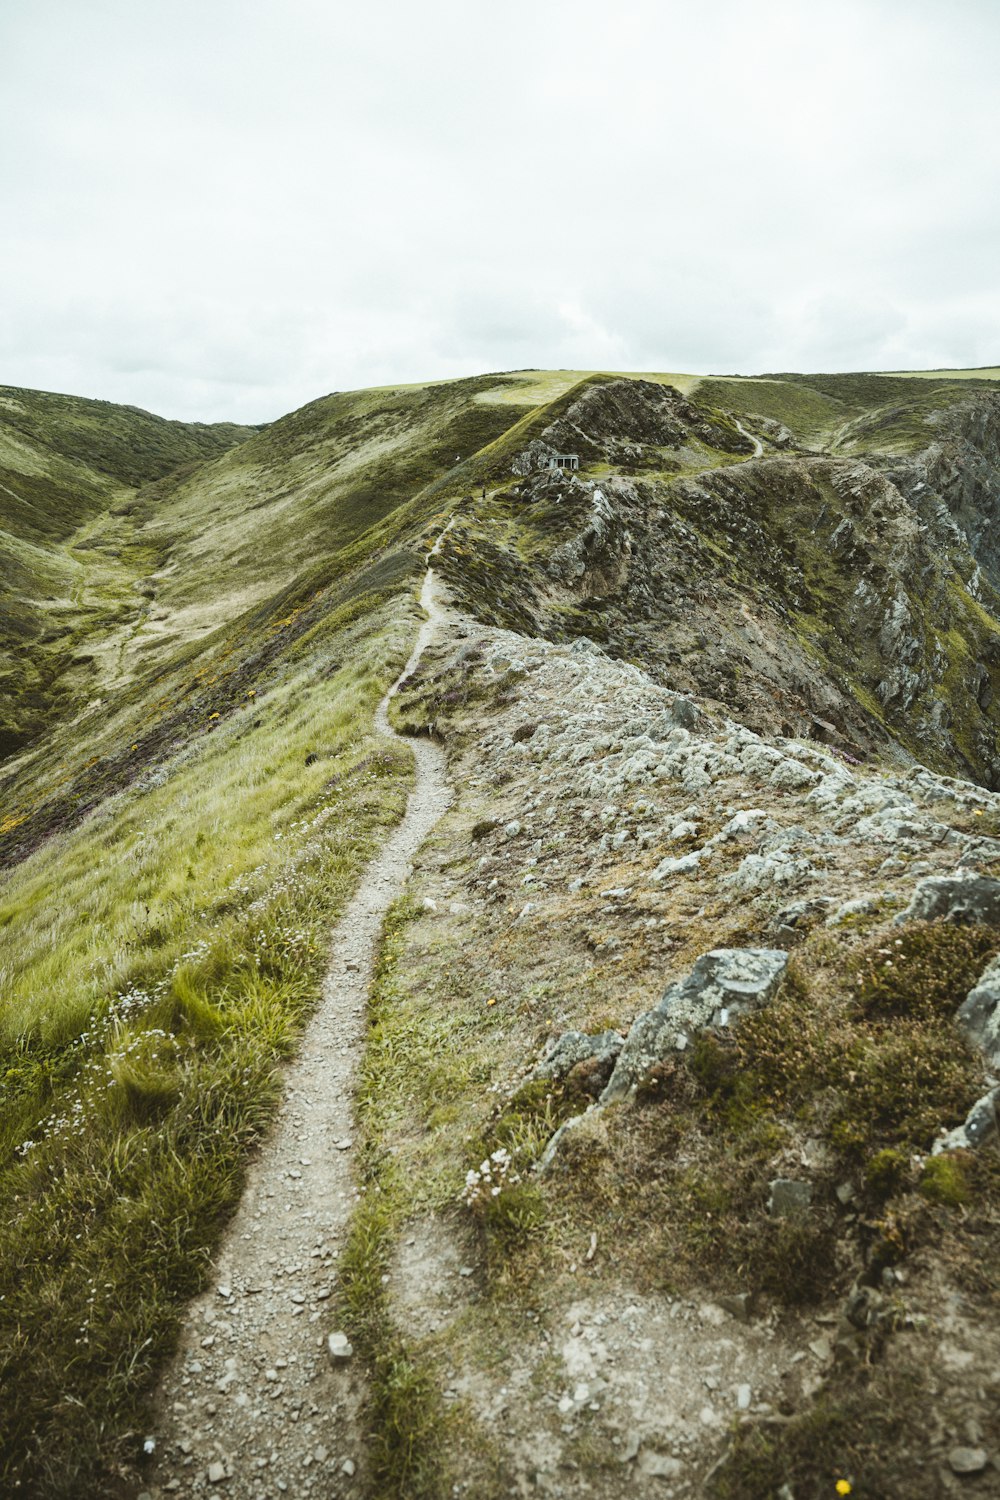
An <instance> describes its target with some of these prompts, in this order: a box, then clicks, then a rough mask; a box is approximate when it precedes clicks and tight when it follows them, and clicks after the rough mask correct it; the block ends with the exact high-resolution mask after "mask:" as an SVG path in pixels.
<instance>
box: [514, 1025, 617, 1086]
mask: <svg viewBox="0 0 1000 1500" xmlns="http://www.w3.org/2000/svg"><path fill="white" fill-rule="evenodd" d="M623 1046H624V1039H623V1038H622V1037H621V1036H620V1035H619V1034H618V1032H617V1031H602V1032H600V1033H599V1034H598V1035H597V1036H588V1035H587V1033H586V1032H585V1031H564V1032H563V1034H562V1036H561V1037H560V1038H559V1039H558V1041H557V1042H556V1044H555V1046H554V1047H553V1048H552V1050H551V1052H549V1054H548V1055H547V1056H546V1057H544V1058H543V1059H542V1061H541V1062H540V1063H539V1064H538V1066H537V1067H536V1068H535V1069H534V1071H533V1073H532V1075H531V1076H532V1078H533V1079H535V1078H565V1077H566V1075H567V1073H569V1072H570V1071H571V1070H572V1069H573V1068H575V1067H576V1065H577V1063H582V1062H596V1063H605V1064H607V1066H608V1071H609V1072H610V1071H611V1066H612V1064H613V1063H614V1061H615V1060H616V1059H617V1057H618V1054H619V1053H620V1052H621V1050H622V1047H623Z"/></svg>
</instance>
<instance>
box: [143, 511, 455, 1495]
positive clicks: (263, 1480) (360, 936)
mask: <svg viewBox="0 0 1000 1500" xmlns="http://www.w3.org/2000/svg"><path fill="white" fill-rule="evenodd" d="M443 535H444V533H442V536H443ZM440 540H441V538H439V539H438V543H437V544H436V545H435V547H434V548H433V549H432V552H431V557H433V555H434V553H436V552H437V550H438V547H439V545H440ZM420 602H421V605H422V606H423V608H424V610H425V612H426V619H425V620H424V622H423V624H422V625H421V627H420V631H419V633H418V636H417V640H416V644H415V646H414V648H413V652H412V655H411V656H410V660H409V661H408V662H407V665H406V667H405V668H404V670H403V672H402V673H401V674H400V677H399V679H398V680H397V683H396V684H394V686H393V687H392V688H391V689H390V690H389V692H388V693H387V694H386V697H385V698H384V699H383V700H382V703H381V704H380V705H379V708H378V711H377V713H376V717H375V724H376V729H377V730H378V732H379V733H381V734H383V735H387V736H390V737H395V731H394V730H393V729H392V728H390V726H389V722H388V719H387V716H386V706H387V703H388V699H389V698H390V697H391V696H392V694H393V693H394V692H395V691H396V687H397V686H398V682H399V681H402V679H403V678H404V677H406V676H407V674H408V673H409V672H411V671H412V670H413V668H414V667H415V665H416V663H417V661H418V660H419V658H420V655H421V653H422V652H423V651H424V649H425V648H426V646H427V644H428V642H429V641H430V640H431V639H432V638H433V637H434V635H435V634H436V632H437V631H438V630H439V629H440V628H441V625H442V621H443V620H444V618H445V614H446V611H445V609H444V606H443V605H442V603H441V598H440V585H439V583H438V580H437V578H436V576H435V574H434V572H433V566H432V564H431V562H430V559H428V567H427V573H426V576H425V579H424V584H423V589H422V592H421V596H420ZM407 743H408V744H409V745H410V747H411V749H412V751H413V753H414V756H415V758H416V785H415V787H414V790H413V792H412V793H411V796H410V799H409V803H408V805H407V809H406V814H405V816H404V818H403V821H402V822H401V823H400V825H399V827H398V828H397V829H396V830H395V832H394V833H393V834H392V836H391V837H390V839H389V840H388V842H387V843H386V845H385V847H384V848H383V850H382V852H381V853H380V854H379V855H378V857H377V858H376V859H375V860H374V861H373V862H372V864H371V865H369V867H368V869H367V871H366V872H365V875H364V878H363V879H362V882H361V885H360V887H359V889H358V891H357V893H356V895H355V896H354V899H353V900H352V902H351V904H350V906H349V907H348V908H347V911H346V912H345V913H344V915H343V917H342V918H341V920H340V922H339V923H338V924H337V926H336V928H335V929H334V932H333V938H332V957H331V962H330V967H329V970H328V972H327V975H326V979H325V981H324V986H323V997H322V1001H321V1003H320V1006H319V1009H318V1010H317V1012H316V1014H315V1016H314V1017H313V1019H312V1021H311V1022H310V1025H309V1028H308V1030H307V1031H306V1034H305V1036H304V1038H303V1042H302V1047H301V1050H300V1052H299V1054H298V1056H297V1058H296V1059H295V1061H294V1062H293V1064H292V1065H291V1067H290V1068H289V1070H288V1073H287V1076H286V1080H285V1098H284V1103H283V1105H282V1109H281V1113H280V1116H279V1118H278V1120H277V1122H276V1123H275V1126H274V1128H273V1130H272V1132H271V1135H270V1137H269V1139H268V1141H267V1144H266V1146H265V1147H264V1149H263V1151H262V1153H261V1156H260V1158H259V1160H258V1161H257V1162H256V1163H255V1164H254V1166H253V1167H252V1169H251V1171H250V1174H249V1178H248V1182H247V1187H246V1192H245V1194H244V1197H243V1201H242V1203H241V1205H240V1207H239V1209H238V1211H237V1213H236V1216H235V1218H234V1219H233V1222H232V1224H231V1225H230V1227H229V1230H228V1231H227V1234H226V1238H225V1240H224V1242H223V1245H222V1248H221V1250H220V1253H219V1256H218V1259H217V1261H216V1265H215V1268H214V1271H213V1275H212V1285H211V1288H210V1290H209V1291H207V1292H206V1293H205V1294H204V1295H203V1296H201V1297H199V1298H198V1299H197V1300H196V1301H195V1302H193V1303H192V1305H191V1307H190V1309H189V1311H188V1316H187V1320H186V1324H185V1328H184V1331H183V1334H182V1337H181V1341H180V1346H179V1349H178V1353H177V1355H176V1357H175V1359H174V1361H173V1362H172V1364H171V1366H170V1368H169V1370H168V1372H167V1375H166V1377H165V1379H164V1381H163V1385H162V1387H161V1390H160V1396H159V1411H160V1418H159V1422H158V1425H157V1432H156V1440H157V1461H156V1465H155V1469H154V1471H153V1473H152V1474H151V1476H150V1482H148V1483H147V1486H146V1489H145V1491H144V1493H145V1494H146V1495H151V1496H154V1497H155V1496H161V1495H164V1496H165V1495H178V1496H189V1495H190V1496H198V1497H199V1500H205V1497H213V1496H215V1497H218V1500H223V1497H226V1500H235V1497H239V1500H244V1497H254V1500H265V1497H267V1500H277V1497H278V1496H280V1495H288V1496H299V1495H312V1496H315V1497H317V1500H318V1497H324V1500H325V1497H328V1496H341V1495H349V1494H351V1493H360V1492H361V1491H362V1490H363V1488H364V1484H363V1481H364V1477H365V1453H364V1448H363V1444H364V1437H363V1428H362V1426H361V1423H360V1420H359V1411H360V1404H361V1399H362V1396H363V1393H364V1391H363V1384H362V1381H361V1378H360V1374H359V1372H358V1371H357V1370H356V1369H355V1368H354V1366H353V1362H352V1361H350V1360H348V1361H347V1362H346V1363H343V1364H339V1365H336V1366H335V1365H333V1364H331V1361H330V1358H329V1356H328V1353H327V1336H328V1334H330V1333H331V1332H334V1331H336V1330H337V1324H336V1322H335V1314H334V1313H333V1311H332V1310H331V1309H332V1307H333V1293H334V1291H335V1289H336V1276H337V1259H338V1256H339V1254H340V1250H341V1247H342V1245H343V1242H344V1238H345V1235H346V1232H347V1228H348V1222H349V1219H350V1215H351V1211H352V1208H353V1205H354V1200H355V1197H356V1193H355V1190H354V1186H353V1177H352V1158H353V1151H352V1131H353V1128H354V1104H353V1099H354V1080H355V1075H356V1071H357V1067H358V1064H359V1061H360V1058H361V1053H362V1049H363V1046H364V1038H365V1009H366V1002H367V996H368V990H369V986H370V984H371V979H372V964H373V959H374V954H375V950H376V946H377V943H378V939H379V935H380V933H381V930H382V923H383V919H384V917H385V913H386V911H387V909H388V907H389V905H390V903H391V902H392V901H393V900H394V899H395V897H396V896H397V895H398V893H399V891H400V889H401V887H402V885H403V884H404V882H405V881H406V879H407V877H408V875H409V873H410V860H411V859H412V858H413V856H414V854H415V853H416V852H417V850H418V849H419V847H420V845H421V844H422V843H423V841H424V839H425V838H426V837H427V835H428V833H429V832H430V830H431V829H432V828H433V826H434V824H435V823H436V822H437V821H438V819H439V818H440V817H441V815H442V813H443V812H444V811H445V809H446V808H447V807H448V805H449V803H450V800H451V792H450V789H449V786H448V782H447V778H446V775H445V761H444V755H443V754H442V752H441V750H440V749H439V748H438V747H437V746H436V745H434V744H432V743H431V742H430V741H429V740H409V741H407Z"/></svg>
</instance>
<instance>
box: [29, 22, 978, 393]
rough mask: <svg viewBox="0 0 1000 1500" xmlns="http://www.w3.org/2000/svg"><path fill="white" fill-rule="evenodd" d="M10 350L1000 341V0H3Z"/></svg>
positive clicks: (699, 359)
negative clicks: (946, 0) (489, 1)
mask: <svg viewBox="0 0 1000 1500" xmlns="http://www.w3.org/2000/svg"><path fill="white" fill-rule="evenodd" d="M0 66H2V75H0V76H2V79H3V85H2V88H0V216H2V219H0V222H2V232H0V383H3V384H8V385H22V386H31V387H36V388H39V389H44V390H60V391H68V392H71V393H73V394H75V395H84V396H94V397H99V398H102V399H105V400H111V401H120V402H128V403H131V404H133V405H137V406H143V407H146V408H148V409H150V410H153V411H156V412H160V413H162V414H163V415H165V416H170V417H180V418H184V419H187V420H195V421H216V420H225V419H232V420H238V421H245V422H261V421H268V420H270V419H272V418H274V417H277V416H279V415H280V414H282V413H283V412H285V411H288V410H291V409H293V408H294V407H297V406H299V405H301V404H303V403H304V402H306V401H309V400H312V399H314V398H315V397H317V396H320V395H324V394H326V393H327V392H328V391H331V390H348V389H352V388H357V387H361V386H371V385H384V384H397V383H403V382H411V381H423V380H431V379H445V378H450V377H454V376H461V375H470V374H477V373H481V372H484V371H491V370H510V369H520V368H529V367H531V368H534V367H537V368H569V369H602V370H605V369H607V370H612V369H613V370H626V371H639V370H656V371H694V372H698V373H709V372H713V373H742V374H751V373H760V372H765V371H782V370H824V371H831V370H864V369H904V368H934V367H938V366H952V367H954V366H970V365H990V364H997V363H1000V254H998V249H1000V180H998V179H1000V128H998V127H1000V92H998V89H997V84H996V79H997V77H998V76H1000V4H997V3H996V0H949V3H948V4H947V5H945V4H942V3H940V0H929V3H928V0H833V3H828V0H697V3H695V0H683V3H676V0H650V3H647V0H615V3H613V4H609V3H608V0H530V3H527V0H503V3H496V0H494V3H492V4H484V3H482V0H462V3H458V0H422V3H421V0H365V3H364V4H358V3H357V0H350V3H347V0H280V3H278V0H196V3H191V0H0Z"/></svg>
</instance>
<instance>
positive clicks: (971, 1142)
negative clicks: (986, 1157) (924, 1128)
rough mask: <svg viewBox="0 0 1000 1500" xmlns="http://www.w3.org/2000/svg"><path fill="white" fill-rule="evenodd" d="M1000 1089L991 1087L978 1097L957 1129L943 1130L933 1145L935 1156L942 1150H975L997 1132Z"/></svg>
mask: <svg viewBox="0 0 1000 1500" xmlns="http://www.w3.org/2000/svg"><path fill="white" fill-rule="evenodd" d="M998 1102H1000V1089H991V1090H990V1092H989V1093H988V1094H984V1095H983V1097H982V1098H981V1099H977V1100H976V1102H975V1104H974V1105H973V1106H972V1108H971V1109H970V1110H969V1113H968V1114H967V1115H966V1117H965V1121H964V1123H963V1124H961V1125H959V1126H958V1128H957V1129H955V1130H947V1131H943V1132H942V1133H941V1135H939V1136H938V1138H937V1140H936V1141H935V1142H934V1144H933V1146H932V1147H931V1154H932V1155H933V1156H940V1154H941V1152H942V1151H975V1150H977V1149H978V1148H979V1147H980V1146H982V1145H984V1144H985V1142H987V1141H989V1140H992V1139H993V1138H994V1137H995V1136H996V1133H997V1105H998Z"/></svg>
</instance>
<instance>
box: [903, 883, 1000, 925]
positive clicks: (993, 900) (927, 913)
mask: <svg viewBox="0 0 1000 1500" xmlns="http://www.w3.org/2000/svg"><path fill="white" fill-rule="evenodd" d="M896 921H897V922H934V921H945V922H955V923H958V924H961V925H966V926H974V925H978V926H984V927H1000V880H991V879H990V878H989V877H988V876H985V875H967V874H961V875H929V876H928V877H927V879H926V880H922V881H921V882H920V884H919V885H918V886H917V888H916V890H915V891H914V893H913V899H912V901H911V902H910V904H909V906H908V907H907V908H906V910H905V911H904V912H901V913H900V915H899V916H898V917H897V918H896Z"/></svg>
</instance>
